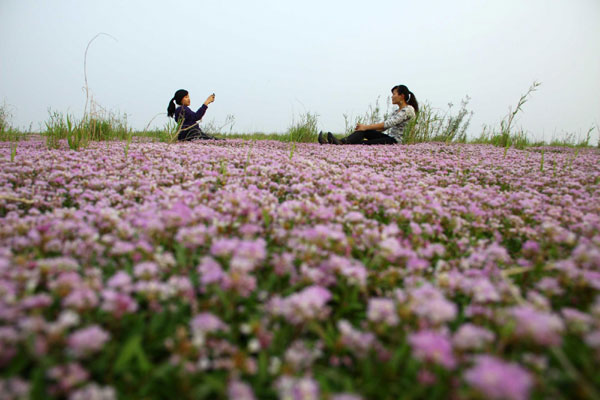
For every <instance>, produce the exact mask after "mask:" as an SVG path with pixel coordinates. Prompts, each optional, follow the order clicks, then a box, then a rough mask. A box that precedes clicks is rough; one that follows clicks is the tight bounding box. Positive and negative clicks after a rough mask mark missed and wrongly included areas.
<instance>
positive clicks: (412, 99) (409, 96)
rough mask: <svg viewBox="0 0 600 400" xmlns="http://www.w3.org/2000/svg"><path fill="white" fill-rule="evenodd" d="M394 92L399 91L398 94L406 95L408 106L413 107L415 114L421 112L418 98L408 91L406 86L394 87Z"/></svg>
mask: <svg viewBox="0 0 600 400" xmlns="http://www.w3.org/2000/svg"><path fill="white" fill-rule="evenodd" d="M394 90H395V91H397V92H398V94H403V95H404V100H405V101H406V104H408V105H409V106H412V108H414V109H415V114H417V113H418V112H419V103H418V102H417V97H416V96H415V94H414V93H413V92H411V91H410V90H408V88H407V87H406V86H405V85H397V86H394V87H393V88H392V93H393V92H394Z"/></svg>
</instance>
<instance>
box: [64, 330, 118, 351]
mask: <svg viewBox="0 0 600 400" xmlns="http://www.w3.org/2000/svg"><path fill="white" fill-rule="evenodd" d="M109 338H110V335H109V334H108V332H106V331H105V330H103V329H102V328H100V327H99V326H98V325H92V326H89V327H87V328H83V329H79V330H77V331H75V332H73V333H72V334H71V335H70V336H69V338H68V340H67V343H68V345H69V350H70V351H71V352H72V353H73V354H74V355H75V356H84V355H88V354H91V353H94V352H96V351H99V350H100V349H102V347H103V346H104V344H105V343H106V342H107V341H108V339H109Z"/></svg>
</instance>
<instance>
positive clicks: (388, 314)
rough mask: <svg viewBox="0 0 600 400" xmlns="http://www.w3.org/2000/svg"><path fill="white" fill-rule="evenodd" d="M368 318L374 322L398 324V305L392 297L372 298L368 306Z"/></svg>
mask: <svg viewBox="0 0 600 400" xmlns="http://www.w3.org/2000/svg"><path fill="white" fill-rule="evenodd" d="M367 318H368V319H369V321H371V322H374V323H376V324H377V323H382V324H386V325H389V326H396V325H398V322H399V319H398V314H396V305H395V304H394V301H393V300H391V299H385V298H371V299H369V306H368V308H367Z"/></svg>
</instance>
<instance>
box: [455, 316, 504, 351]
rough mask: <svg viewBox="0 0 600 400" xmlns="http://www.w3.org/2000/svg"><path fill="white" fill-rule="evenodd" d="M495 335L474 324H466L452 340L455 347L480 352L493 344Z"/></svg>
mask: <svg viewBox="0 0 600 400" xmlns="http://www.w3.org/2000/svg"><path fill="white" fill-rule="evenodd" d="M494 338H495V335H494V334H493V333H492V332H490V331H489V330H487V329H485V328H482V327H480V326H477V325H473V324H469V323H467V324H464V325H461V327H460V328H459V329H458V331H456V333H455V334H454V336H453V338H452V343H453V344H454V347H456V348H458V349H461V350H479V349H482V348H483V347H484V346H486V345H487V344H489V343H491V342H492V341H493V340H494Z"/></svg>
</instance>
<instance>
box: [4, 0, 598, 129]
mask: <svg viewBox="0 0 600 400" xmlns="http://www.w3.org/2000/svg"><path fill="white" fill-rule="evenodd" d="M99 32H105V33H107V34H110V35H111V36H112V37H114V39H112V38H111V37H108V36H100V37H98V38H97V39H96V40H95V41H94V42H93V43H92V45H91V47H90V50H89V53H88V58H87V65H88V67H87V73H88V83H89V87H90V90H91V91H92V93H93V96H94V99H95V100H96V101H97V102H98V103H99V104H100V105H101V106H102V107H104V108H106V109H108V110H112V111H115V112H120V113H126V114H127V115H128V121H129V123H130V124H131V126H133V127H134V128H136V129H142V128H144V127H145V126H146V125H147V124H148V122H149V121H150V120H151V119H152V118H153V117H154V116H155V115H157V114H158V113H163V114H164V113H165V112H166V107H167V104H168V101H169V100H170V99H171V97H172V96H173V94H174V92H175V90H177V89H180V88H184V89H187V90H189V91H190V97H191V100H192V107H194V108H196V107H199V106H200V105H201V104H202V103H203V102H204V100H205V99H206V97H207V96H208V95H209V94H210V93H212V92H215V93H216V101H215V103H213V104H212V105H211V106H210V107H209V111H208V112H207V114H206V116H205V117H204V122H210V121H214V122H215V123H216V124H220V123H222V122H223V121H224V120H225V118H226V116H227V115H229V114H231V115H233V116H234V117H235V121H236V122H235V126H234V127H233V130H234V131H237V132H283V131H285V130H286V129H287V128H288V127H289V126H290V124H291V123H292V121H293V120H294V119H298V116H299V114H301V113H304V112H306V111H309V112H313V113H317V114H318V115H319V128H320V129H323V130H328V131H334V132H341V131H343V130H344V118H343V115H344V114H348V115H351V116H355V115H358V114H362V113H364V112H365V111H366V110H367V108H368V106H369V105H370V104H374V103H375V100H376V99H377V98H378V97H380V103H381V104H382V105H383V107H384V108H385V104H386V101H387V99H388V97H389V94H390V93H389V91H390V89H391V87H392V86H394V85H397V84H405V85H407V86H408V87H409V88H410V89H411V90H412V91H413V92H414V94H415V95H416V97H417V99H418V100H419V101H420V102H427V103H429V104H430V105H431V106H432V107H435V108H438V109H439V110H440V111H445V110H446V109H447V108H448V103H449V102H452V103H454V104H455V106H454V107H453V109H456V108H458V105H459V103H460V100H461V99H462V98H464V97H465V96H466V95H468V96H470V97H471V101H470V103H469V109H470V110H472V111H473V112H474V115H473V120H472V123H471V129H470V134H471V135H477V134H478V133H479V132H481V129H482V126H483V125H484V124H485V125H490V126H498V125H499V122H500V120H501V119H502V118H503V117H504V116H505V115H506V113H507V112H508V108H509V106H513V107H514V105H515V104H516V103H517V101H518V99H519V97H520V95H521V94H523V93H524V92H526V90H527V88H528V87H529V86H530V85H531V84H532V82H533V81H535V80H537V81H539V82H541V83H542V85H541V86H540V88H539V90H538V91H537V92H536V93H534V94H533V95H532V96H531V98H530V101H529V102H528V103H527V104H526V105H525V107H524V110H523V113H522V114H521V115H520V117H519V119H518V120H517V127H522V128H523V129H525V130H527V131H528V132H529V134H530V136H531V137H535V138H543V139H545V140H550V139H552V138H553V137H564V135H565V134H567V133H574V134H577V135H582V136H583V135H584V133H585V132H586V131H587V130H588V128H590V127H592V126H597V125H600V1H599V0H498V1H496V0H489V1H484V0H455V1H447V0H422V1H417V0H413V1H405V0H396V1H378V0H373V1H371V2H366V1H364V0H361V1H353V0H345V1H337V0H336V1H325V0H304V1H297V2H288V1H283V0H268V1H267V0H261V1H248V0H246V1H242V0H227V1H219V0H212V1H204V0H196V1H184V0H180V1H175V2H168V1H158V0H156V1H154V0H144V1H129V0H128V1H123V0H117V1H113V0H101V1H88V0H73V1H63V0H46V1H39V0H0V102H4V103H5V104H6V106H7V107H8V109H9V111H10V112H11V113H12V114H13V119H12V122H13V125H15V126H19V127H25V126H29V124H33V128H34V129H39V128H40V127H43V122H44V121H45V120H47V119H48V108H52V109H53V110H57V111H61V112H69V113H71V114H75V115H78V116H81V114H82V113H83V108H84V105H85V94H84V92H83V91H82V87H83V84H84V74H83V60H84V52H85V48H86V45H87V44H88V42H89V41H90V39H91V38H93V37H94V36H95V35H96V34H98V33H99ZM166 121H167V117H166V115H161V116H159V117H157V118H155V119H154V121H153V123H152V125H153V126H163V125H164V124H165V123H166ZM597 137H598V131H597V130H595V131H594V140H595V139H596V138H597Z"/></svg>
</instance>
